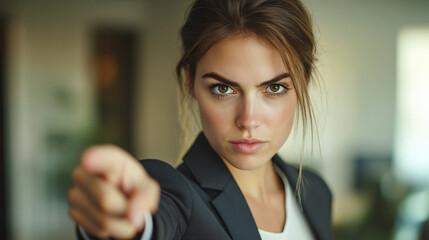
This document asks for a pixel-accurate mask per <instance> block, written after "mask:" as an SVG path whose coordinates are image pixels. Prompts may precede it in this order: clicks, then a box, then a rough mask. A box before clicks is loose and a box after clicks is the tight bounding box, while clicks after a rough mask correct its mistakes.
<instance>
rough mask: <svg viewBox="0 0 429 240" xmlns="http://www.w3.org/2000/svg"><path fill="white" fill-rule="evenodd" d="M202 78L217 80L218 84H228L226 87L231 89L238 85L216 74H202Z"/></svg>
mask: <svg viewBox="0 0 429 240" xmlns="http://www.w3.org/2000/svg"><path fill="white" fill-rule="evenodd" d="M203 78H213V79H216V80H218V81H219V82H223V83H225V84H228V85H230V86H233V87H238V86H239V85H238V83H236V82H234V81H231V80H228V79H226V78H224V77H222V76H219V75H218V74H216V73H214V72H210V73H206V74H204V75H203Z"/></svg>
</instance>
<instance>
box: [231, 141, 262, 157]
mask: <svg viewBox="0 0 429 240" xmlns="http://www.w3.org/2000/svg"><path fill="white" fill-rule="evenodd" d="M230 143H231V144H232V147H233V148H234V149H235V150H237V151H239V152H241V153H246V154H251V153H255V152H257V151H259V150H260V149H261V148H262V147H263V146H264V145H265V143H266V142H265V141H261V140H258V139H255V138H252V139H248V138H242V139H239V140H235V141H230Z"/></svg>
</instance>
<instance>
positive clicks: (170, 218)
mask: <svg viewBox="0 0 429 240" xmlns="http://www.w3.org/2000/svg"><path fill="white" fill-rule="evenodd" d="M139 162H140V163H141V164H142V166H143V167H144V168H145V170H146V172H147V173H148V174H149V175H150V176H151V177H152V178H154V179H155V180H156V181H157V182H158V183H159V185H160V186H161V196H160V202H159V206H158V210H157V211H156V213H155V215H154V216H153V219H154V233H153V238H152V239H180V238H181V236H183V234H184V233H185V232H186V229H187V227H188V223H189V221H190V218H191V215H192V211H193V198H194V194H192V189H191V185H190V183H189V182H188V180H187V179H186V178H185V176H183V175H182V174H181V173H180V172H179V171H177V170H176V169H175V168H173V167H172V166H171V165H169V164H168V163H166V162H163V161H161V160H157V159H144V160H140V161H139Z"/></svg>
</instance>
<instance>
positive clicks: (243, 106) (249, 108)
mask: <svg viewBox="0 0 429 240" xmlns="http://www.w3.org/2000/svg"><path fill="white" fill-rule="evenodd" d="M257 105H258V104H257V101H256V99H254V98H243V99H242V101H241V102H240V104H239V105H238V106H237V108H238V110H237V118H236V125H237V127H238V128H240V129H242V130H253V129H255V128H257V127H258V126H259V125H260V124H261V118H260V112H259V109H258V106H257Z"/></svg>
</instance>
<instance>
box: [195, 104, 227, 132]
mask: <svg viewBox="0 0 429 240" xmlns="http://www.w3.org/2000/svg"><path fill="white" fill-rule="evenodd" d="M199 108H200V114H201V123H202V125H203V128H204V129H205V130H206V131H207V130H208V131H210V132H213V131H216V132H217V133H219V132H221V131H222V130H226V129H228V127H229V125H230V124H231V120H230V118H231V111H230V110H229V109H228V107H227V106H226V105H225V104H222V103H219V102H216V101H200V102H199Z"/></svg>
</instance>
